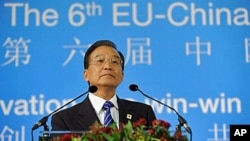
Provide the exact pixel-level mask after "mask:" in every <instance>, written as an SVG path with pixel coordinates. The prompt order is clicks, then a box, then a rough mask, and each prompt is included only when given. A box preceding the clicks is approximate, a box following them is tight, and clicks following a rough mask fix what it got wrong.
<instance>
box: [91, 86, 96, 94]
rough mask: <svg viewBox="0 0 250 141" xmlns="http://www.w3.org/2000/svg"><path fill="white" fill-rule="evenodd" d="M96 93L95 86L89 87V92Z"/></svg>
mask: <svg viewBox="0 0 250 141" xmlns="http://www.w3.org/2000/svg"><path fill="white" fill-rule="evenodd" d="M96 91H97V87H96V86H89V92H91V93H94V92H96Z"/></svg>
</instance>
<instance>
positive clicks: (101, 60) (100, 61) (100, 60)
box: [96, 59, 104, 63]
mask: <svg viewBox="0 0 250 141" xmlns="http://www.w3.org/2000/svg"><path fill="white" fill-rule="evenodd" d="M96 62H99V63H103V62H104V59H98V60H96Z"/></svg>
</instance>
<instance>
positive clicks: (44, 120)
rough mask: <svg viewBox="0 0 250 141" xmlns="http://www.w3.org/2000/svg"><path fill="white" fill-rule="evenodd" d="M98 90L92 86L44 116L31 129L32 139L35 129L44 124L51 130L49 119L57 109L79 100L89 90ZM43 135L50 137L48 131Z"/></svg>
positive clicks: (46, 129)
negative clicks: (48, 123)
mask: <svg viewBox="0 0 250 141" xmlns="http://www.w3.org/2000/svg"><path fill="white" fill-rule="evenodd" d="M96 91H97V87H96V86H90V87H89V89H88V91H86V92H84V93H82V94H81V95H79V96H77V97H76V98H74V99H72V100H70V101H69V102H67V103H65V104H64V105H63V106H61V107H59V108H58V109H56V110H55V111H53V112H51V113H50V114H48V115H47V116H45V117H43V118H42V119H40V120H39V121H38V122H37V123H36V124H34V125H33V127H32V130H31V134H32V141H33V140H34V138H33V131H34V130H36V129H37V128H38V127H40V126H43V127H44V131H49V126H48V125H47V124H46V123H47V121H48V118H49V117H50V116H51V115H52V114H54V113H56V112H57V111H59V110H61V109H62V108H63V107H65V106H67V105H68V104H70V103H72V102H73V101H75V100H77V99H78V98H80V97H82V96H84V95H86V94H87V93H88V92H91V93H94V92H96ZM43 137H49V134H48V133H43Z"/></svg>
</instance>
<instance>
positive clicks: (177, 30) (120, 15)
mask: <svg viewBox="0 0 250 141" xmlns="http://www.w3.org/2000/svg"><path fill="white" fill-rule="evenodd" d="M249 5H250V1H249V0H241V1H238V0H220V1H218V0H217V1H215V0H210V1H199V0H192V1H191V0H185V1H184V0H183V1H182V0H179V1H174V0H168V1H164V0H159V1H149V0H144V1H129V0H127V1H118V0H117V1H101V0H97V1H91V0H88V1H81V0H71V1H60V0H53V1H48V0H43V1H39V2H38V1H28V0H16V1H9V0H5V1H0V6H1V7H0V31H1V34H0V45H1V47H0V88H1V91H0V93H1V94H0V114H1V116H0V123H1V124H0V140H1V141H10V140H13V141H14V140H15V141H28V140H31V135H30V132H31V127H32V126H33V124H34V123H35V122H37V121H38V120H39V119H41V118H42V117H43V116H45V115H47V114H49V113H51V112H52V111H53V110H55V109H56V108H58V107H60V106H61V105H63V104H64V103H66V102H67V101H68V100H70V99H72V98H74V97H76V96H78V95H80V94H81V93H83V92H85V91H86V90H87V89H88V85H87V83H86V82H85V81H84V79H83V75H82V73H83V56H84V53H85V51H86V49H87V48H88V47H89V45H90V44H92V43H93V42H94V41H96V40H99V39H109V40H112V41H114V42H115V43H116V44H117V46H118V49H119V50H121V51H122V52H123V53H124V55H125V59H126V62H125V79H124V81H123V83H122V84H121V85H120V87H119V89H118V91H117V94H118V95H119V96H120V97H121V98H126V99H131V100H136V101H139V102H143V103H147V104H150V105H151V106H152V107H153V109H154V111H155V113H156V116H157V118H159V119H164V120H166V121H169V122H170V123H171V124H172V126H171V129H174V128H175V126H176V125H177V124H178V121H177V116H176V115H175V114H174V113H173V111H171V110H170V109H168V108H166V107H164V106H162V105H160V104H158V103H157V102H154V101H152V100H149V99H148V98H145V97H144V96H142V95H141V94H140V93H138V92H131V91H130V90H129V88H128V87H129V85H130V84H132V83H136V84H138V85H139V87H140V89H141V90H142V91H144V92H145V93H147V94H149V95H151V96H152V97H154V98H156V99H158V100H160V101H161V102H163V103H165V104H168V105H169V106H172V107H174V108H175V109H177V110H178V112H179V113H180V114H181V115H182V116H184V117H185V118H186V120H187V121H188V123H189V125H190V127H191V128H192V130H193V140H194V141H229V125H230V124H249V123H250V115H249V112H250V108H249V105H250V97H249V92H250V87H249V82H250V81H249V80H250V79H249V78H250V16H249V15H250V7H249ZM82 99H83V98H81V99H80V100H78V101H77V102H80V101H81V100H82ZM77 102H75V103H77ZM75 103H73V104H75ZM69 106H71V105H69ZM48 125H49V126H50V119H49V121H48ZM42 130H43V128H42V127H41V128H39V129H38V130H36V131H35V138H36V137H37V136H38V134H39V131H42ZM36 139H37V138H36Z"/></svg>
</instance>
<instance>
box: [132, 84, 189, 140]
mask: <svg viewBox="0 0 250 141" xmlns="http://www.w3.org/2000/svg"><path fill="white" fill-rule="evenodd" d="M129 88H130V90H132V91H139V92H140V93H141V94H142V95H144V96H145V97H147V98H149V99H152V100H154V101H156V102H158V103H160V104H162V105H164V106H166V107H168V108H170V109H171V110H173V111H174V112H175V113H176V115H177V116H178V121H179V124H178V125H177V127H176V128H177V129H179V130H181V127H182V126H183V127H184V128H185V130H186V131H187V132H188V133H189V134H190V141H192V130H191V128H190V127H189V126H188V125H187V121H186V120H185V119H184V118H183V117H182V116H181V115H180V114H179V113H178V112H177V111H176V110H175V109H174V108H173V107H171V106H168V105H167V104H165V103H162V102H161V101H159V100H157V99H155V98H153V97H151V96H149V95H147V94H145V93H144V92H142V91H141V90H140V89H139V87H138V86H137V85H135V84H132V85H130V87H129Z"/></svg>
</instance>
